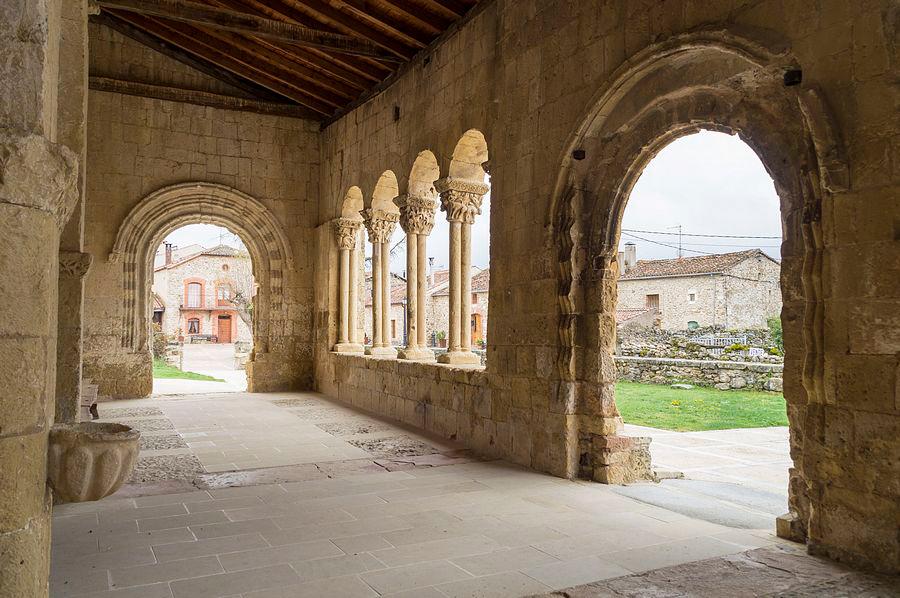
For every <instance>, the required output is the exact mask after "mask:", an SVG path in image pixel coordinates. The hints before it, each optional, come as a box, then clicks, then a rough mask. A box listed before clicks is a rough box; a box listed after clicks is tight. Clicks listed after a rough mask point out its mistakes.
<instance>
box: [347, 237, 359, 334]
mask: <svg viewBox="0 0 900 598" xmlns="http://www.w3.org/2000/svg"><path fill="white" fill-rule="evenodd" d="M360 246H361V243H359V230H355V231H353V249H351V250H350V313H349V318H350V319H349V326H348V327H349V328H350V332H349V334H350V343H351V344H354V345H359V347H360V351H361V350H362V339H361V338H360V334H359V317H358V314H359V271H360V268H361V266H360V260H359V252H360Z"/></svg>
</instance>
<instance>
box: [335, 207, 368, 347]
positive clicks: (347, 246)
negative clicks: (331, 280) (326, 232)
mask: <svg viewBox="0 0 900 598" xmlns="http://www.w3.org/2000/svg"><path fill="white" fill-rule="evenodd" d="M361 226H362V221H361V220H353V219H351V218H338V219H337V220H335V221H334V232H335V234H336V235H337V241H338V249H339V251H340V276H341V278H340V289H339V303H340V326H339V328H338V342H337V344H336V345H335V346H334V350H335V351H337V352H338V353H362V352H363V347H362V345H359V344H356V343H355V341H354V338H355V334H354V333H353V332H352V331H353V328H354V327H355V326H356V316H355V313H356V306H355V304H354V303H353V302H351V295H353V296H354V297H355V295H356V292H355V289H354V285H353V282H354V281H353V279H355V278H356V272H355V271H354V265H355V264H354V262H355V261H356V260H355V259H354V255H353V254H354V253H355V252H356V237H357V231H358V230H359V229H360V227H361ZM351 314H353V315H352V316H351Z"/></svg>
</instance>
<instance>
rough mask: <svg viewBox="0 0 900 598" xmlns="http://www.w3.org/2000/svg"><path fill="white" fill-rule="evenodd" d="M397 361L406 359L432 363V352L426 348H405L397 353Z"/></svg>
mask: <svg viewBox="0 0 900 598" xmlns="http://www.w3.org/2000/svg"><path fill="white" fill-rule="evenodd" d="M397 359H406V360H408V361H434V360H435V359H434V351H432V350H431V349H429V348H427V347H407V348H405V349H400V352H399V353H397Z"/></svg>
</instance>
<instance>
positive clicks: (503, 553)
mask: <svg viewBox="0 0 900 598" xmlns="http://www.w3.org/2000/svg"><path fill="white" fill-rule="evenodd" d="M450 562H452V563H453V564H454V565H456V566H458V567H461V568H463V569H465V570H466V571H468V572H469V573H471V574H472V575H476V576H482V575H493V574H494V573H503V572H505V571H516V570H520V569H527V568H528V567H537V566H539V565H546V564H549V563H558V562H560V561H559V559H557V558H556V557H554V556H551V555H549V554H547V553H546V552H541V551H540V550H537V549H536V548H532V547H530V546H523V547H519V548H509V549H506V550H497V551H494V552H490V553H488V554H479V555H477V556H467V557H462V558H454V559H450Z"/></svg>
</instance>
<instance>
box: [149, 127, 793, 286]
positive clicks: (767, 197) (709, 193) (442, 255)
mask: <svg viewBox="0 0 900 598" xmlns="http://www.w3.org/2000/svg"><path fill="white" fill-rule="evenodd" d="M490 206H491V197H490V194H488V195H486V196H485V198H484V203H483V204H482V214H481V215H480V216H479V217H478V218H477V219H476V220H475V224H474V225H473V227H472V264H474V265H475V266H478V267H482V268H484V267H487V266H488V260H489V247H490V240H489V226H490ZM678 225H681V230H682V232H683V233H686V234H701V235H703V234H715V235H750V236H757V237H778V238H776V239H749V238H738V239H722V238H715V237H690V236H683V237H682V248H683V254H684V255H685V256H691V255H701V254H700V253H698V252H708V253H726V252H729V251H740V250H742V249H750V248H754V247H759V248H760V249H762V250H763V251H765V252H766V253H768V254H769V255H771V256H773V257H775V258H778V257H779V245H780V243H781V241H780V238H781V219H780V215H779V208H778V196H777V195H776V194H775V187H774V185H773V183H772V179H771V178H770V177H769V175H768V173H767V172H766V171H765V169H764V168H763V165H762V162H760V161H759V158H757V157H756V154H755V153H754V152H753V150H752V149H750V147H749V146H747V145H746V144H745V143H744V142H742V141H741V140H740V139H738V137H737V136H732V135H726V134H724V133H713V132H709V131H703V132H700V133H697V134H695V135H688V136H686V137H682V138H680V139H677V140H675V141H673V142H672V143H671V144H669V145H668V146H666V147H665V148H664V149H663V150H662V151H661V152H660V153H659V154H658V155H657V156H656V157H655V158H654V159H653V160H652V161H651V162H650V164H648V165H647V168H646V169H644V172H643V173H642V174H641V177H640V179H638V182H637V184H636V185H635V187H634V190H633V191H632V193H631V198H630V199H629V200H628V205H627V206H626V208H625V217H624V220H623V222H622V229H623V232H622V238H621V244H624V243H627V242H629V241H630V242H634V243H635V244H637V255H638V259H662V258H674V257H677V255H678V249H677V246H678V235H677V229H676V228H675V227H677V226H678ZM631 231H657V232H659V233H664V234H655V233H641V232H631ZM449 234H450V225H449V224H448V222H447V219H446V217H445V215H444V213H443V212H441V211H438V212H437V214H435V226H434V230H433V231H432V233H431V236H430V237H429V238H428V256H429V257H433V258H434V267H435V268H446V267H447V255H448V251H449V247H448V245H449V240H448V239H449ZM637 237H642V238H643V239H639V238H637ZM403 238H404V234H403V231H402V230H401V229H400V227H399V226H397V228H396V231H395V232H394V237H393V239H392V242H391V245H392V246H394V245H396V244H397V243H399V242H401V241H402V240H403ZM166 240H167V241H169V242H170V243H174V244H175V245H178V246H180V247H184V246H186V245H190V244H191V243H199V244H201V245H203V246H205V247H213V246H215V245H217V244H219V242H220V241H221V242H222V243H225V244H226V245H231V246H234V247H241V248H242V247H243V245H242V243H241V241H240V239H239V238H238V237H237V235H234V234H232V233H230V232H228V231H227V230H226V229H223V228H222V227H219V226H214V225H211V224H192V225H189V226H185V227H182V228H180V229H178V230H176V231H175V232H173V233H171V234H170V235H169V236H168V237H166ZM659 243H662V244H663V245H669V246H671V247H665V246H663V245H659ZM366 255H367V256H370V255H371V246H370V245H369V244H368V243H367V244H366ZM405 269H406V257H405V249H403V247H399V248H398V250H397V251H395V252H394V255H393V257H392V259H391V270H392V271H394V272H402V271H404V270H405Z"/></svg>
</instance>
